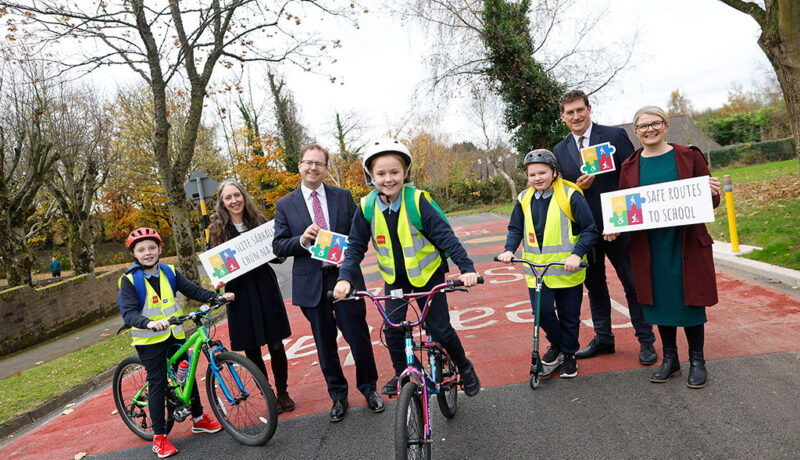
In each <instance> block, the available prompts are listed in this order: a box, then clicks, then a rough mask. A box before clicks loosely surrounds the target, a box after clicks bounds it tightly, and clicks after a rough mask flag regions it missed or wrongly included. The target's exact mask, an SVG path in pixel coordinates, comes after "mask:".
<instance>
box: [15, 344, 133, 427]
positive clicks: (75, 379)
mask: <svg viewBox="0 0 800 460" xmlns="http://www.w3.org/2000/svg"><path fill="white" fill-rule="evenodd" d="M130 342H131V338H130V336H129V335H128V334H123V335H119V336H115V337H112V338H110V339H108V340H105V341H103V342H100V343H97V344H95V345H92V346H90V347H87V348H84V349H83V350H80V351H76V352H74V353H70V354H68V355H65V356H62V357H60V358H57V359H54V360H52V361H49V362H46V363H44V364H40V365H38V366H36V367H33V368H31V369H28V370H25V371H22V372H20V373H18V374H17V375H14V376H12V377H9V378H7V379H4V380H2V381H0V424H3V423H6V422H8V421H9V420H11V419H13V418H14V417H16V416H18V415H22V414H24V413H26V412H29V411H31V410H33V409H35V408H36V407H38V406H40V405H42V404H44V403H46V402H48V401H50V400H51V399H53V398H55V397H57V396H59V395H62V394H64V393H66V392H67V391H69V390H70V389H72V388H74V387H76V386H78V385H80V384H82V383H84V382H88V381H89V380H91V379H93V378H94V377H96V376H97V375H98V374H100V373H101V372H103V371H105V370H106V369H108V368H110V367H112V366H114V365H115V364H117V363H119V362H120V361H121V360H122V359H124V358H125V357H127V356H130V355H132V354H134V353H135V350H134V349H133V347H132V346H131V344H130Z"/></svg>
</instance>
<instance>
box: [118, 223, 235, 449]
mask: <svg viewBox="0 0 800 460" xmlns="http://www.w3.org/2000/svg"><path fill="white" fill-rule="evenodd" d="M125 246H126V247H127V248H128V250H129V251H130V253H131V257H133V260H134V261H135V262H136V263H135V264H134V265H133V266H131V267H130V268H129V269H128V270H127V271H126V272H125V274H124V275H122V276H121V277H120V278H119V282H118V285H119V311H120V314H121V315H122V319H123V320H124V321H125V324H126V325H127V326H130V334H131V337H132V338H133V345H134V347H135V348H136V352H137V353H138V354H139V359H140V360H141V361H142V365H143V366H144V368H145V370H146V371H147V383H148V390H147V406H148V411H149V412H150V422H151V425H152V427H153V452H155V453H156V454H157V455H158V457H159V458H165V457H169V456H171V455H175V454H176V453H178V449H176V448H175V446H173V445H172V443H170V442H169V440H167V438H166V425H165V421H164V410H165V406H164V403H165V397H166V390H167V356H168V353H169V352H170V350H171V349H172V347H174V346H176V345H178V346H180V345H179V344H182V343H183V342H184V339H185V336H184V333H183V326H181V325H170V324H169V318H172V317H174V316H180V315H182V314H183V312H182V311H181V307H180V305H179V304H178V302H177V299H176V298H175V296H176V294H177V292H178V291H180V292H181V293H183V295H185V296H186V297H189V298H191V299H195V300H199V301H201V302H211V301H212V300H214V299H216V298H217V294H216V293H214V292H211V291H208V290H206V289H203V288H202V287H200V286H198V285H196V284H194V283H192V282H191V281H189V280H188V279H186V278H185V277H184V276H183V275H181V274H180V273H179V272H178V271H177V270H175V267H173V266H172V265H166V264H162V263H159V261H158V259H159V257H160V256H161V236H160V235H159V234H158V232H157V231H155V230H153V229H152V228H147V227H142V228H137V229H136V230H134V231H132V232H131V233H130V234H129V235H128V238H127V240H126V242H125ZM222 297H224V298H225V300H233V298H234V295H233V293H226V294H222ZM173 351H174V350H173ZM191 402H192V418H193V420H194V424H193V426H192V432H193V433H216V432H217V431H219V430H221V429H222V426H221V425H220V424H219V422H217V421H216V420H214V419H213V418H211V417H210V416H208V415H204V414H203V406H202V405H201V404H200V395H199V394H198V392H197V385H194V386H193V387H192V400H191Z"/></svg>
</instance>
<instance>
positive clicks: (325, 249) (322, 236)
mask: <svg viewBox="0 0 800 460" xmlns="http://www.w3.org/2000/svg"><path fill="white" fill-rule="evenodd" d="M345 249H347V235H342V234H340V233H336V232H331V231H329V230H322V229H320V231H319V233H317V239H316V241H314V245H313V246H311V248H310V251H311V258H312V259H317V260H321V261H323V262H329V263H332V264H338V263H339V262H341V261H342V260H344V251H345Z"/></svg>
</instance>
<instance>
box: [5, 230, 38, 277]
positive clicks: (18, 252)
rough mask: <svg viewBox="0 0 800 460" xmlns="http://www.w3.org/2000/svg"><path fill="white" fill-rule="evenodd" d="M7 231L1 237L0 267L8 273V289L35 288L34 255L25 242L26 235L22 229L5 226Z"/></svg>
mask: <svg viewBox="0 0 800 460" xmlns="http://www.w3.org/2000/svg"><path fill="white" fill-rule="evenodd" d="M3 227H5V231H4V232H3V233H2V235H0V251H2V254H0V265H2V267H3V270H4V271H5V272H6V279H7V281H8V287H15V286H21V285H23V284H27V285H29V286H33V276H32V274H31V270H32V269H33V262H34V255H33V251H31V250H30V248H28V245H27V243H26V242H25V234H24V233H23V230H22V229H21V228H10V227H9V226H6V225H4V226H3Z"/></svg>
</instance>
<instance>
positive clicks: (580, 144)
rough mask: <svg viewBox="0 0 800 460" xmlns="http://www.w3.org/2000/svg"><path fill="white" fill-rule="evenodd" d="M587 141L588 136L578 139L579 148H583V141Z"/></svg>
mask: <svg viewBox="0 0 800 460" xmlns="http://www.w3.org/2000/svg"><path fill="white" fill-rule="evenodd" d="M585 139H586V136H581V137H579V138H578V148H581V149H582V148H583V141H584V140H585Z"/></svg>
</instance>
